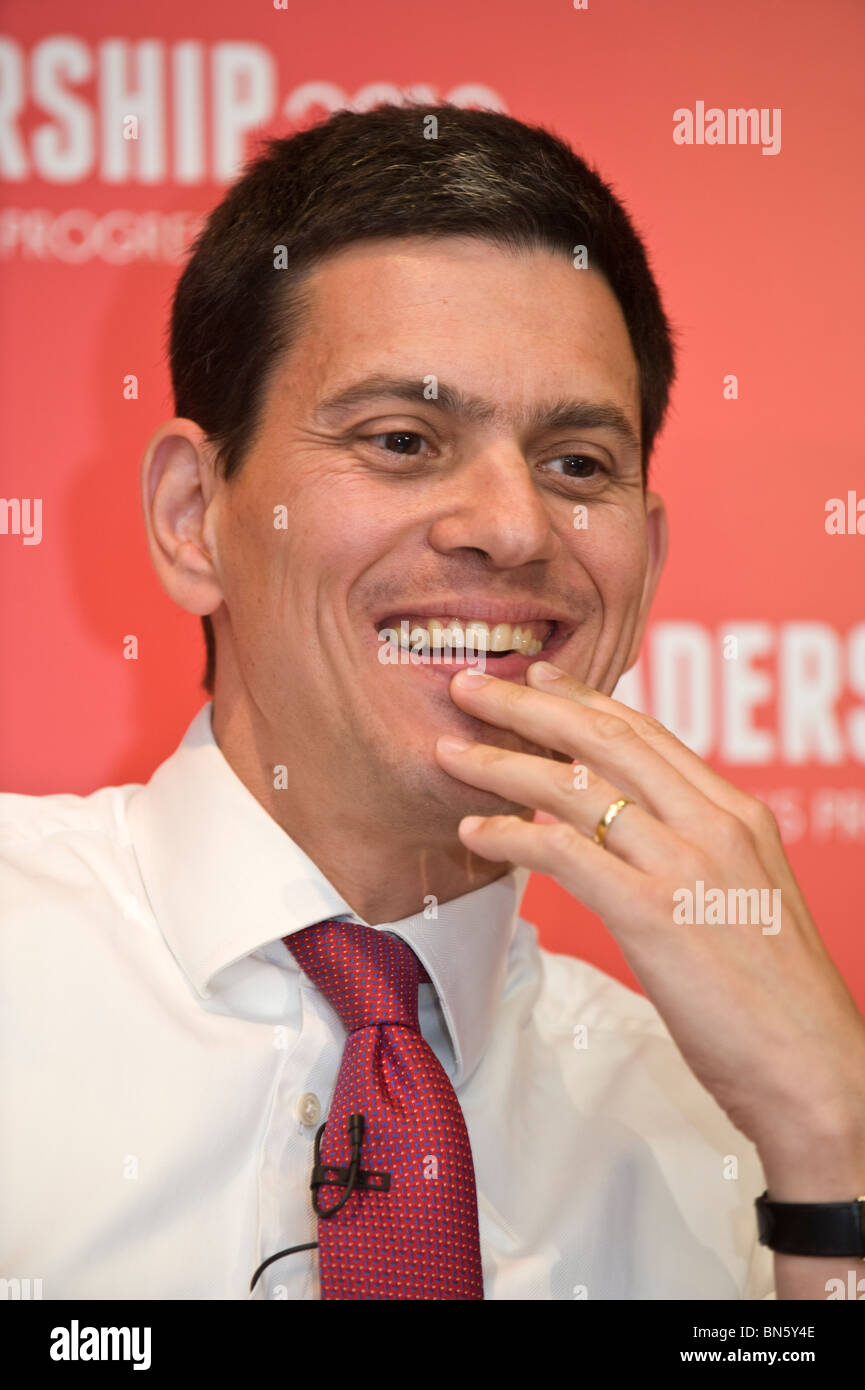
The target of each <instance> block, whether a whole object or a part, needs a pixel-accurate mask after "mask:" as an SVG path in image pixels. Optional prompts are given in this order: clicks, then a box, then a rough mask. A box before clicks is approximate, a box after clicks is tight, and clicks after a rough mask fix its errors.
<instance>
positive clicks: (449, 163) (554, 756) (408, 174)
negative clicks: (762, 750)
mask: <svg viewBox="0 0 865 1390" xmlns="http://www.w3.org/2000/svg"><path fill="white" fill-rule="evenodd" d="M171 367H172V377H173V383H174V391H175V406H176V417H175V418H174V419H172V420H170V421H168V422H166V423H165V424H163V425H162V426H161V427H160V428H159V429H158V430H157V431H156V433H155V434H154V435H153V437H152V439H151V440H150V443H149V445H148V447H147V450H146V454H145V457H144V461H143V469H142V482H143V499H144V512H145V519H146V525H147V533H148V539H149V545H150V552H151V556H152V558H153V563H154V565H155V568H156V571H157V574H158V576H159V579H160V581H161V583H162V585H163V587H164V588H165V589H166V591H167V592H168V594H169V595H170V596H171V597H172V598H173V599H174V600H175V602H177V603H178V604H180V605H181V606H182V607H183V608H185V609H187V610H188V611H190V612H192V613H197V614H199V615H202V617H203V618H204V620H205V635H206V638H207V642H208V669H207V674H206V678H205V683H206V687H207V689H208V690H209V691H210V692H211V693H212V696H213V699H212V702H210V703H208V704H207V705H205V707H204V708H203V709H202V710H201V711H200V713H199V714H198V715H197V716H196V718H195V720H194V721H193V723H192V725H191V726H190V729H189V730H188V732H187V734H186V736H185V738H184V740H183V742H182V743H181V745H180V748H179V749H178V750H177V752H176V753H175V754H174V755H173V756H172V757H170V758H168V760H167V761H166V762H165V763H163V764H162V766H161V767H160V768H158V769H157V770H156V772H155V773H154V775H153V777H152V778H151V780H150V781H149V782H148V784H147V785H146V786H144V787H138V786H126V787H119V788H118V787H113V788H111V787H108V788H103V789H101V790H100V791H98V792H96V793H94V794H93V795H92V796H89V797H85V798H78V797H73V796H53V797H43V798H29V797H16V796H9V797H6V798H4V800H5V814H4V821H5V824H6V830H5V833H4V840H5V846H6V847H5V853H4V869H3V876H4V884H3V887H4V893H5V894H6V899H7V902H8V903H9V907H10V909H11V910H9V911H8V912H7V928H6V941H7V947H6V951H7V960H6V968H5V972H4V979H5V981H6V991H7V996H8V997H7V1001H6V1004H5V1009H4V1018H5V1020H6V1025H5V1026H6V1029H7V1036H6V1038H5V1039H4V1042H5V1046H4V1052H3V1055H4V1057H5V1058H6V1059H7V1063H6V1065H5V1067H4V1085H5V1090H6V1098H5V1103H4V1110H5V1113H6V1114H10V1113H11V1114H12V1115H13V1116H15V1117H16V1121H17V1122H16V1125H15V1126H14V1128H13V1132H12V1133H11V1134H9V1135H7V1139H6V1142H5V1158H4V1165H5V1181H4V1191H5V1194H6V1200H7V1205H8V1207H9V1211H8V1213H7V1218H6V1221H5V1223H4V1224H5V1229H6V1237H5V1240H6V1247H5V1248H6V1253H5V1255H4V1260H3V1271H2V1272H3V1273H4V1275H6V1276H7V1277H24V1276H33V1277H36V1276H38V1277H41V1278H42V1279H43V1281H44V1296H45V1297H54V1298H67V1297H73V1296H81V1297H99V1296H108V1295H110V1296H114V1297H121V1298H167V1299H175V1298H216V1299H239V1298H244V1297H247V1296H250V1294H249V1290H250V1287H251V1289H252V1293H251V1296H252V1297H255V1298H265V1297H270V1298H290V1299H303V1298H319V1297H321V1298H328V1299H331V1298H343V1299H349V1298H359V1299H360V1298H395V1299H416V1298H422V1299H426V1298H455V1299H456V1298H467V1299H477V1298H486V1299H573V1298H577V1299H582V1298H588V1299H632V1298H649V1299H680V1298H693V1297H697V1298H702V1299H710V1298H721V1299H736V1298H741V1297H744V1298H763V1297H771V1296H772V1294H773V1292H774V1293H775V1294H776V1295H777V1296H778V1297H781V1298H824V1297H825V1296H826V1294H825V1289H826V1286H827V1280H829V1279H831V1278H834V1277H840V1278H842V1279H845V1278H846V1270H847V1267H848V1266H849V1265H850V1264H851V1262H852V1253H853V1252H855V1241H856V1239H857V1231H858V1230H859V1227H857V1225H856V1222H857V1221H858V1214H859V1211H860V1207H859V1206H857V1202H856V1199H857V1198H858V1197H859V1195H860V1194H862V1193H865V1024H863V1020H862V1018H861V1017H860V1015H859V1014H858V1012H857V1010H856V1008H855V1006H854V1004H853V1001H852V999H851V997H850V995H849V993H848V991H847V989H846V987H845V985H844V983H843V982H842V980H841V979H840V977H839V975H838V973H837V971H836V970H835V968H834V966H833V964H832V962H831V961H830V959H829V957H828V955H827V953H826V951H825V949H824V948H823V946H822V944H821V942H820V940H819V937H818V935H817V932H816V929H815V927H814V925H813V922H812V921H811V918H810V917H809V915H808V911H807V908H806V906H805V904H804V902H803V901H802V898H801V895H800V893H799V891H798V889H797V886H796V884H795V882H794V880H793V877H792V874H791V872H790V869H789V866H788V864H787V862H786V859H785V857H784V854H783V850H782V847H781V843H780V839H779V837H778V833H777V829H776V827H775V824H774V822H773V820H772V818H771V816H770V814H769V812H768V811H767V809H766V808H765V807H764V806H762V805H761V804H760V803H758V802H756V801H754V800H753V799H751V798H750V797H748V796H746V795H744V794H743V793H741V792H739V791H738V790H737V789H736V788H735V787H733V786H731V785H729V784H728V783H726V782H725V781H723V780H722V779H721V778H720V777H718V776H717V775H716V774H715V773H714V772H713V771H712V770H711V769H710V768H708V767H707V766H706V765H705V764H704V763H703V762H701V760H700V759H698V758H697V757H696V756H695V755H693V754H691V753H690V752H689V751H688V750H687V749H686V748H684V747H683V746H682V745H681V744H679V743H678V742H677V741H676V740H675V739H674V738H673V737H672V736H671V735H670V734H669V733H668V732H667V731H665V730H664V729H662V728H661V727H660V726H658V725H657V724H655V723H654V722H652V721H651V720H649V719H646V718H643V717H642V716H640V715H638V714H636V713H635V712H634V711H632V710H630V709H628V708H626V707H625V706H623V705H621V704H620V703H618V702H616V701H615V700H613V699H612V698H611V696H612V692H613V690H614V688H615V686H616V683H617V681H618V679H619V677H620V676H621V675H622V673H623V672H624V671H626V670H627V669H628V668H629V667H630V666H631V665H632V664H633V663H634V661H635V660H636V658H637V655H638V652H639V648H640V642H641V639H642V635H643V632H644V629H645V625H646V620H647V617H648V613H649V609H650V605H651V602H652V598H653V595H654V592H655V588H656V585H657V582H658V577H659V575H660V572H661V568H662V565H663V560H664V553H665V543H666V532H665V517H664V508H663V504H662V502H661V499H660V498H659V497H658V496H657V495H656V494H655V493H653V492H652V491H650V490H648V488H647V486H646V477H647V468H648V462H649V459H650V456H651V452H652V448H653V445H654V442H655V439H656V436H657V433H658V431H659V429H660V427H661V424H662V421H663V418H664V414H665V410H666V406H667V398H668V394H669V388H670V384H671V382H672V379H673V348H672V342H671V332H670V328H669V325H668V323H667V321H666V318H665V315H664V312H663V309H662V307H661V301H660V297H659V294H658V291H657V287H656V286H655V283H654V281H653V278H652V276H651V273H650V270H649V267H648V263H647V261H646V257H645V253H644V250H643V247H642V245H641V243H640V241H639V239H638V237H637V235H636V233H635V231H634V229H633V227H632V226H631V224H630V221H629V219H628V217H627V215H626V213H625V212H624V210H623V208H622V207H621V205H620V204H619V203H618V202H617V201H616V199H615V198H614V197H613V195H612V193H611V192H610V190H609V189H608V188H607V187H606V185H605V184H604V183H603V182H602V181H601V179H600V178H599V177H598V175H597V174H596V173H594V172H593V171H592V170H590V169H589V168H588V167H587V166H586V165H585V164H584V163H583V162H582V161H581V160H579V159H577V157H576V156H575V155H573V153H572V152H571V151H569V150H568V149H567V147H566V146H564V145H563V144H562V143H560V142H559V141H558V140H556V139H555V138H554V137H553V136H551V135H550V134H548V133H546V132H544V131H542V130H537V129H533V128H531V127H528V126H525V125H522V124H520V123H518V122H516V121H514V120H512V119H510V118H508V117H505V116H502V115H498V114H495V113H491V112H477V111H474V112H468V111H460V110H457V109H454V108H450V107H447V106H442V107H439V108H434V109H433V110H432V111H429V110H426V111H422V110H421V109H420V108H415V107H406V108H400V109H397V108H393V107H383V108H380V109H378V110H376V111H373V112H371V113H368V114H364V115H356V114H352V113H349V112H342V113H339V114H337V115H336V116H334V117H333V118H331V119H330V120H329V121H328V122H326V123H324V124H322V125H320V126H318V127H315V128H314V129H311V130H309V131H306V132H304V133H302V134H299V135H296V136H294V137H293V138H291V139H287V140H279V141H273V142H271V143H269V144H268V145H267V147H266V149H265V150H264V151H263V152H262V153H261V155H260V156H259V158H258V159H257V160H256V161H254V162H253V163H252V164H251V165H250V166H249V168H248V169H247V171H246V173H245V175H244V176H243V177H242V178H241V179H240V180H239V181H238V183H236V184H235V185H234V187H233V188H232V189H231V190H229V192H228V194H227V195H226V197H225V199H224V200H223V202H222V203H221V204H220V206H219V207H217V208H216V209H215V211H214V212H213V214H212V216H211V218H210V220H209V223H208V225H207V227H206V229H205V230H204V232H203V234H202V236H201V237H200V238H199V241H198V242H197V243H196V246H195V248H194V251H193V254H192V256H191V259H190V261H189V263H188V265H187V267H186V268H185V270H184V272H183V275H182V276H181V278H180V282H179V285H178V288H177V293H176V296H175V302H174V310H173V320H172V335H171ZM469 639H470V640H469ZM406 648H410V650H407V649H406ZM494 649H496V650H494ZM497 653H498V654H497ZM550 663H551V664H552V665H550ZM458 667H462V668H463V670H462V671H460V672H459V674H456V672H457V669H458ZM473 667H474V668H475V669H474V671H472V668H473ZM480 667H483V670H481V669H480ZM466 674H469V675H471V674H474V675H475V676H478V675H480V676H484V675H485V676H486V679H485V680H483V679H482V680H480V681H477V680H475V681H470V680H466V679H465V676H466ZM537 813H539V814H537ZM530 870H536V871H538V872H541V873H546V874H549V875H551V876H553V877H554V878H555V879H556V880H557V881H558V882H559V883H560V884H561V885H562V887H563V888H564V889H565V890H566V891H568V892H569V893H571V894H572V895H573V896H574V897H575V898H577V899H579V900H581V901H583V902H585V903H586V904H587V905H588V906H589V907H590V908H591V909H592V910H593V911H595V912H597V913H598V914H599V915H600V917H601V918H602V919H603V921H604V922H605V923H606V925H607V927H608V928H609V930H610V931H611V932H612V933H613V935H614V936H615V938H616V940H617V942H618V943H619V945H620V946H621V949H622V951H623V954H624V956H625V958H626V959H627V960H628V962H629V964H630V965H631V967H632V969H633V970H634V971H635V973H636V975H637V976H638V978H639V979H640V981H641V982H642V984H643V986H644V988H645V991H646V995H647V996H648V998H643V997H641V996H638V995H636V994H634V993H633V992H632V991H630V990H627V989H625V988H624V987H623V986H621V985H620V984H618V983H617V982H615V981H614V980H612V979H610V978H608V977H606V976H605V975H603V974H602V973H601V972H600V971H598V970H596V969H594V968H593V967H591V966H589V965H587V964H585V963H583V962H581V961H580V960H579V959H576V958H571V957H564V956H556V955H551V954H549V953H547V952H545V951H542V950H540V949H539V946H538V943H537V939H536V935H535V932H534V929H533V928H532V927H530V926H529V924H528V923H526V922H524V921H522V920H521V919H519V918H518V916H517V913H518V909H519V900H520V896H521V893H522V890H523V888H524V886H525V882H526V879H527V876H528V872H529V871H530ZM698 883H699V884H701V885H703V888H704V890H705V891H708V892H709V893H712V892H721V893H722V894H723V895H725V897H726V895H728V894H729V895H731V896H732V900H733V901H734V902H742V901H750V896H749V895H752V894H754V893H756V894H758V895H759V894H760V893H763V894H776V893H778V892H780V895H781V906H780V912H779V916H778V920H777V922H776V921H775V920H774V918H773V927H772V929H771V930H770V931H769V932H764V931H763V930H762V929H761V927H760V925H759V924H758V925H756V926H755V925H753V924H748V923H747V921H746V922H745V923H742V922H739V923H733V922H730V923H728V924H725V925H717V926H713V927H710V926H696V925H688V924H687V923H683V921H682V920H681V916H679V917H677V915H676V904H677V903H678V902H680V901H681V897H680V896H679V895H681V893H682V892H683V891H684V890H688V889H689V886H690V889H694V888H695V886H696V885H697V884H698ZM739 895H741V896H739ZM767 900H771V901H773V902H774V901H775V899H774V898H769V899H767ZM575 945H578V943H575ZM415 1011H416V1012H415ZM11 1056H15V1058H16V1061H15V1065H14V1067H12V1066H10V1064H9V1062H8V1059H9V1058H10V1057H11ZM323 1123H324V1131H323V1133H322V1129H321V1126H322V1124H323ZM311 1175H312V1176H314V1178H315V1186H314V1188H313V1191H312V1194H310V1186H309V1185H310V1180H311ZM764 1189H766V1190H767V1192H768V1197H767V1200H768V1201H769V1202H770V1203H771V1204H772V1205H771V1206H770V1207H769V1208H768V1214H767V1215H765V1216H764V1217H763V1218H762V1219H763V1220H765V1221H767V1222H769V1225H767V1227H766V1229H765V1231H764V1234H765V1235H766V1238H767V1239H768V1240H771V1241H772V1248H774V1249H775V1250H776V1253H775V1254H774V1256H773V1254H772V1253H771V1250H770V1247H769V1246H768V1245H766V1244H763V1243H760V1242H759V1241H758V1226H757V1212H756V1210H755V1205H754V1204H755V1200H756V1199H757V1198H758V1197H760V1196H761V1194H762V1192H763V1190H764ZM311 1195H312V1197H313V1200H314V1203H315V1208H313V1205H312V1204H311V1202H310V1196H311ZM777 1204H795V1209H793V1210H791V1209H790V1208H788V1207H783V1206H780V1205H777ZM800 1204H817V1205H818V1210H816V1211H815V1212H810V1213H809V1212H804V1213H803V1212H802V1211H801V1210H800ZM761 1210H762V1209H761ZM791 1221H793V1223H794V1225H793V1226H792V1227H791V1225H790V1222H791ZM796 1222H798V1223H799V1224H798V1225H796V1224H795V1223H796ZM772 1223H774V1225H772ZM783 1250H786V1251H788V1252H789V1253H782V1251H783ZM285 1252H287V1253H285ZM254 1276H257V1277H254Z"/></svg>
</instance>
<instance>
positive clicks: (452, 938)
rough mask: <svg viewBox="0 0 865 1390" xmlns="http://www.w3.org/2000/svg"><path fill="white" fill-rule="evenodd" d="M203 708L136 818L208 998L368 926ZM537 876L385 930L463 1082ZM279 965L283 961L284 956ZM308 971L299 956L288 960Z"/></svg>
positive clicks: (184, 966)
mask: <svg viewBox="0 0 865 1390" xmlns="http://www.w3.org/2000/svg"><path fill="white" fill-rule="evenodd" d="M211 711H212V702H208V703H207V704H206V705H204V706H203V707H202V709H201V710H199V712H198V714H197V715H196V716H195V718H194V719H193V721H192V723H191V724H190V725H189V728H188V729H187V731H186V733H185V735H184V737H183V739H182V740H181V742H180V744H179V746H178V748H177V750H176V751H175V752H174V753H173V754H172V755H171V757H169V758H167V759H166V761H165V762H163V763H162V764H161V765H160V766H159V767H158V768H157V769H156V771H155V772H154V773H153V776H152V777H151V778H150V780H149V782H147V783H146V785H144V786H142V787H140V788H138V789H137V790H136V791H135V792H134V793H133V794H132V796H131V798H130V801H129V805H128V810H127V816H128V824H129V829H130V834H131V838H132V845H133V849H134V851H135V855H136V858H137V860H138V864H139V868H140V871H141V875H142V879H143V882H144V886H145V888H146V890H147V894H148V897H149V899H150V903H151V906H152V909H153V913H154V916H155V918H156V921H157V923H158V924H159V927H160V928H161V931H162V933H163V936H164V937H165V940H166V942H167V944H168V946H169V949H170V950H171V952H172V954H173V955H174V957H175V959H176V960H177V963H178V965H179V966H180V968H181V970H183V972H184V974H185V975H186V976H187V978H188V980H189V981H190V983H191V985H192V986H193V988H194V989H195V991H196V992H197V993H198V995H199V996H200V997H201V998H202V999H207V998H209V997H210V995H211V993H212V992H213V991H214V990H215V989H217V988H218V979H219V976H220V974H221V972H223V971H225V970H227V968H228V967H229V966H231V965H233V964H234V963H236V962H238V961H241V960H243V959H244V958H245V957H247V956H249V955H251V954H253V953H255V952H260V951H261V950H262V949H263V948H265V947H267V946H268V945H269V943H272V942H274V941H279V939H280V938H281V937H284V936H289V935H290V934H291V933H292V932H296V931H300V930H302V928H304V927H308V926H311V925H312V924H313V923H314V922H320V921H322V920H323V919H324V918H327V917H340V918H345V919H347V920H349V921H355V922H362V921H363V919H362V918H361V917H358V916H357V914H356V913H355V912H353V910H352V909H351V907H350V906H349V904H348V903H347V902H346V901H345V899H344V898H343V897H342V896H341V894H340V893H338V892H337V890H336V889H335V888H334V886H333V884H331V883H330V882H329V881H328V879H327V878H326V877H325V875H324V874H323V873H322V872H321V870H320V869H319V868H318V867H317V866H316V865H315V864H314V863H313V861H312V860H311V859H310V858H309V856H308V855H307V854H305V853H304V851H303V850H302V849H301V848H300V846H299V845H297V844H295V842H294V841H293V840H292V839H291V837H290V836H289V835H288V834H286V832H285V831H284V830H283V829H282V828H281V826H279V825H278V824H277V822H276V821H275V820H274V819H273V817H272V816H271V815H270V814H269V813H268V812H267V811H266V810H265V809H264V807H263V806H262V805H261V804H260V803H259V802H258V801H257V800H256V799H255V797H254V796H253V795H252V793H251V792H250V791H249V790H248V788H247V787H246V786H245V785H244V783H243V782H242V781H241V780H240V778H239V777H238V776H237V774H236V773H235V772H234V770H233V769H232V767H231V766H230V764H229V763H228V761H227V760H226V758H225V757H224V755H223V754H222V752H221V751H220V748H219V745H218V744H217V742H216V740H215V738H214V736H213V729H212V725H211ZM528 878H529V871H528V870H527V869H514V870H512V871H511V872H509V873H507V874H505V875H503V877H501V878H499V879H496V880H495V881H494V882H493V883H490V884H487V885H486V886H485V887H483V888H478V889H475V890H474V891H473V892H470V893H466V894H463V896H462V897H459V898H454V899H452V900H451V901H450V902H447V903H438V904H433V905H431V906H430V907H428V908H427V909H426V911H427V912H432V911H435V913H436V915H435V916H434V917H433V916H430V917H427V916H426V915H425V913H424V912H423V911H421V912H419V913H416V914H415V915H413V916H411V917H405V918H403V919H402V920H401V921H399V922H384V923H378V924H377V928H378V929H380V930H386V931H391V932H394V933H395V934H396V935H397V936H400V937H402V939H403V940H404V941H406V942H407V943H408V944H409V945H410V946H411V948H412V950H413V951H414V952H415V954H416V955H417V956H418V958H419V959H420V960H421V962H422V963H423V965H424V966H425V968H426V970H427V973H428V975H429V977H430V982H431V984H432V986H433V988H434V989H435V991H436V993H437V995H438V999H439V1003H440V1004H441V1008H442V1012H443V1015H444V1019H445V1022H446V1024H447V1028H448V1032H449V1035H450V1041H451V1044H452V1046H453V1049H454V1054H455V1059H456V1075H455V1078H454V1080H455V1083H456V1084H459V1082H460V1081H462V1080H465V1079H466V1078H467V1077H468V1076H469V1075H470V1074H471V1073H472V1072H473V1071H474V1069H475V1067H476V1066H477V1064H478V1062H479V1061H480V1058H481V1057H482V1055H483V1053H484V1051H485V1049H486V1045H487V1042H488V1040H489V1035H490V1033H491V1031H492V1028H493V1025H494V1022H495V1017H496V1012H497V1009H498V1005H499V1001H500V999H501V995H502V990H503V988H504V983H505V978H506V975H507V966H508V955H509V951H510V946H511V942H512V940H513V937H514V933H515V930H516V926H517V922H518V912H519V906H520V901H521V899H522V896H523V892H524V890H525V886H526V883H527V881H528ZM267 954H268V957H269V958H271V959H273V958H274V956H273V952H272V950H270V951H268V953H267ZM278 959H279V960H280V963H281V964H283V966H284V968H286V969H293V970H297V968H298V967H297V963H296V962H295V960H294V958H293V957H292V955H291V953H290V952H289V951H288V950H286V951H285V960H284V961H283V960H282V956H281V953H280V955H279V957H278Z"/></svg>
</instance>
